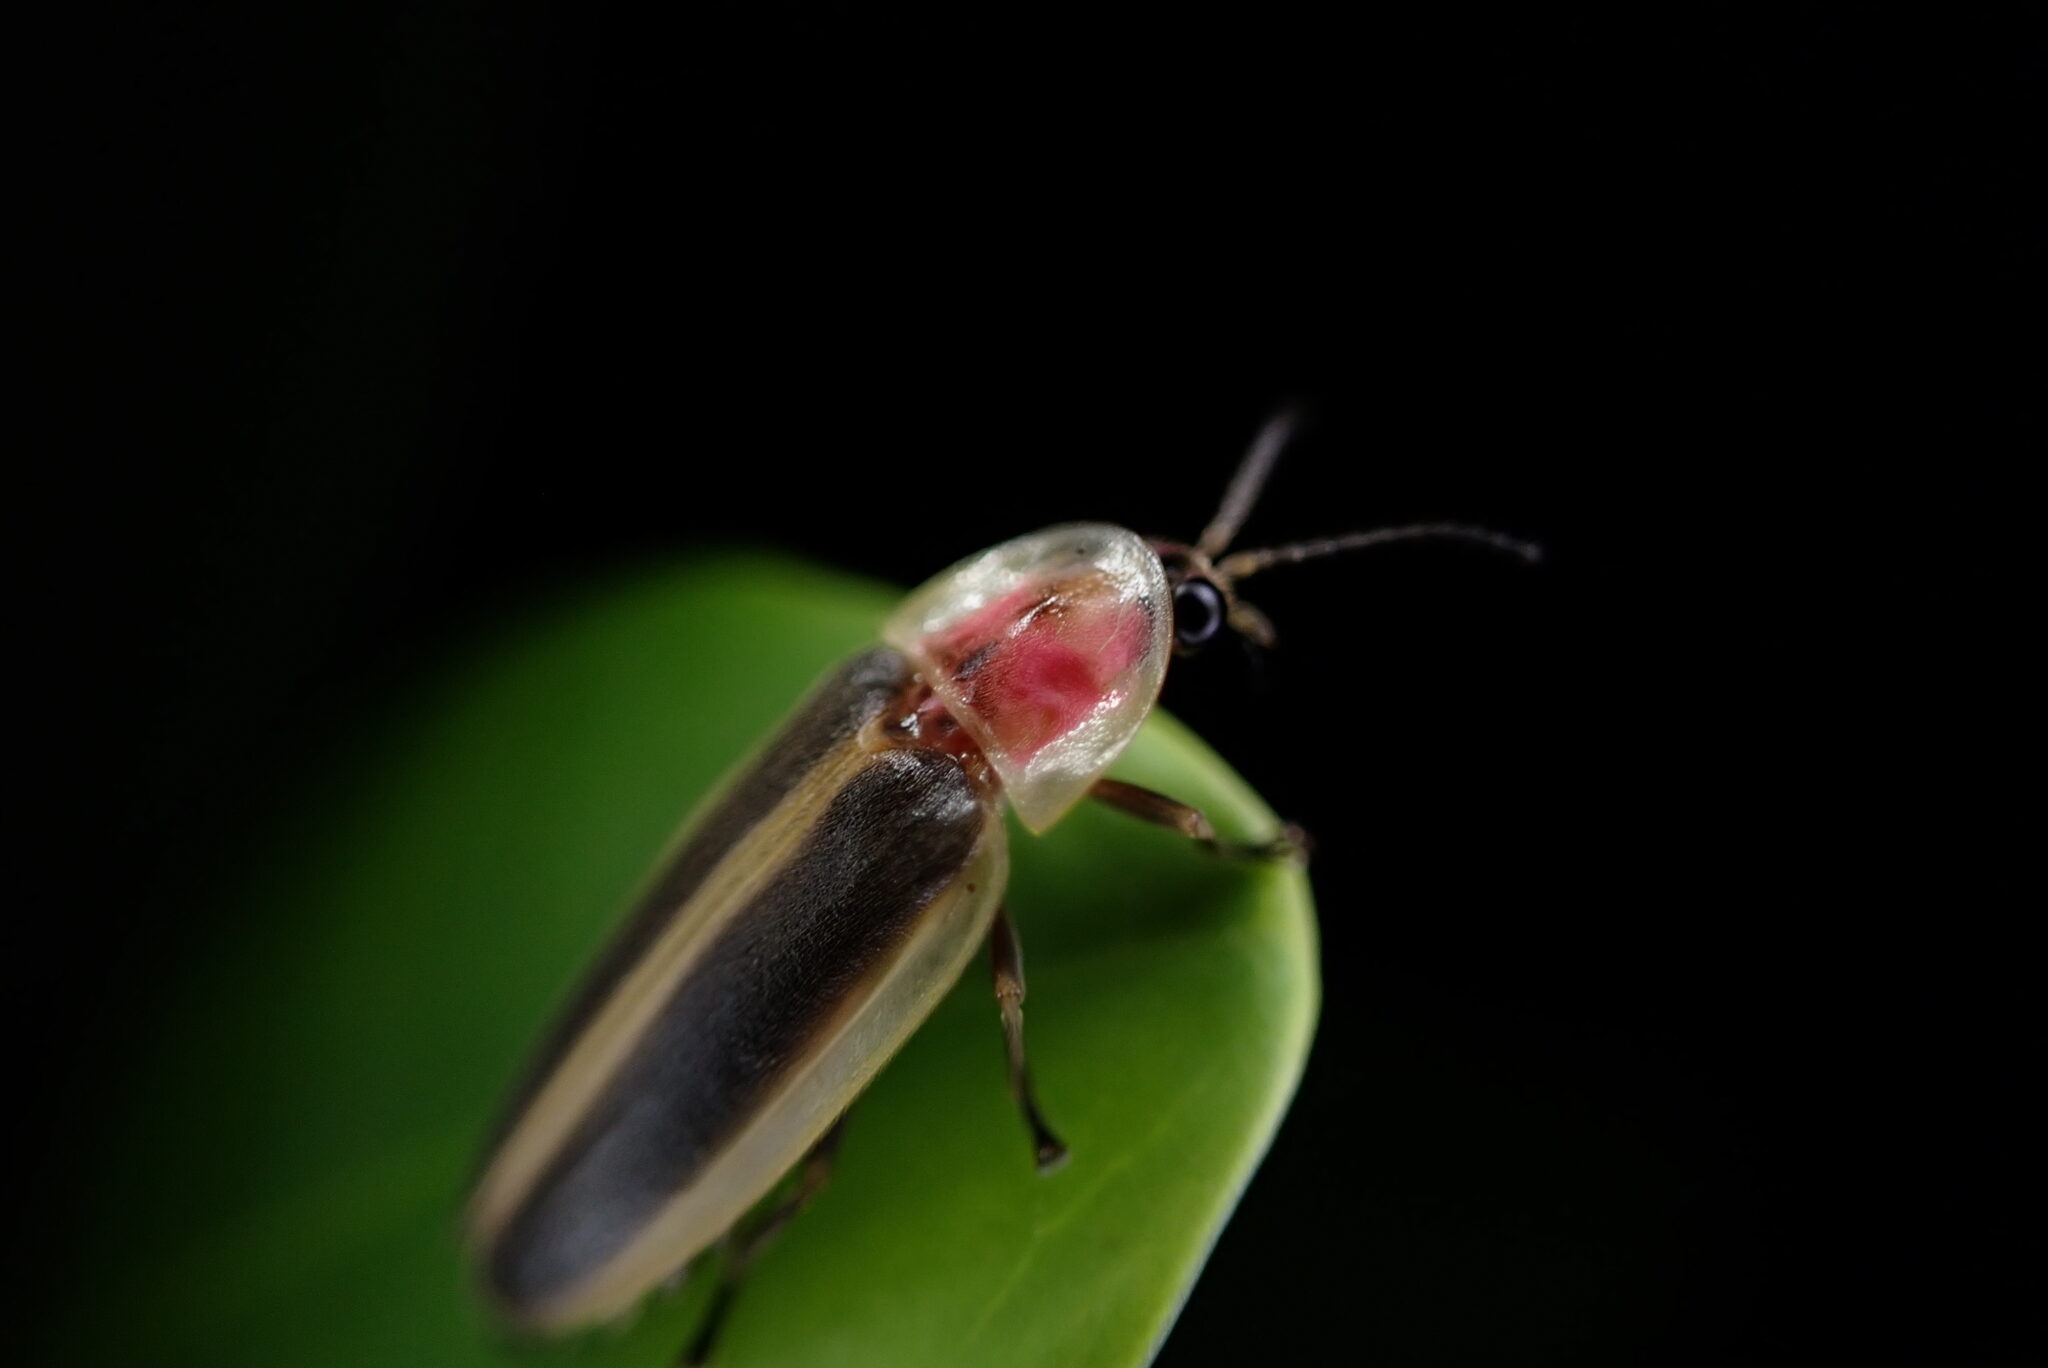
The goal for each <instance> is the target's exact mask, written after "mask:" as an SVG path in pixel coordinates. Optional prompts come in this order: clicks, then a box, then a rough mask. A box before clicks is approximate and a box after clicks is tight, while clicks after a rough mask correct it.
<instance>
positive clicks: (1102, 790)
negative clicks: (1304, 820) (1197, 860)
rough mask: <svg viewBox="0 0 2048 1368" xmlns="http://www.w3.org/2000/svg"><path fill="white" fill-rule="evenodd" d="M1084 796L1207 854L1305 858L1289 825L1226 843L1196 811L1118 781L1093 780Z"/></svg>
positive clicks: (1304, 843)
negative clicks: (1263, 836)
mask: <svg viewBox="0 0 2048 1368" xmlns="http://www.w3.org/2000/svg"><path fill="white" fill-rule="evenodd" d="M1088 796H1089V797H1090V798H1094V799H1097V800H1099V801H1101V802H1104V803H1107V804H1108V805H1109V806H1111V807H1113V808H1116V809H1117V810H1118V811H1120V812H1128V813H1130V814H1131V816H1133V817H1137V818H1141V819H1143V820H1144V821H1147V822H1150V823H1152V824H1153V825H1154V826H1163V827H1165V828H1167V829H1168V830H1170V831H1178V832H1179V833H1180V834H1181V835H1183V836H1185V837H1187V838H1188V839H1189V840H1191V841H1194V842H1196V843H1197V844H1198V845H1200V846H1201V847H1202V848H1203V849H1204V850H1207V851H1209V852H1210V853H1211V854H1215V855H1223V856H1228V857H1230V858H1233V859H1250V860H1289V861H1299V860H1303V859H1306V858H1307V857H1308V851H1309V840H1308V833H1307V832H1305V831H1303V830H1302V829H1301V828H1300V827H1298V826H1296V825H1294V823H1292V822H1289V823H1288V824H1287V825H1286V826H1284V827H1282V828H1281V829H1280V834H1279V835H1278V836H1275V837H1274V838H1273V839H1272V840H1270V841H1226V840H1223V839H1222V838H1221V837H1219V836H1218V835H1217V834H1216V828H1215V827H1213V826H1211V825H1209V819H1208V817H1206V816H1205V815H1203V812H1202V810H1201V809H1200V808H1198V807H1190V806H1189V805H1188V804H1186V803H1183V802H1179V801H1178V800H1176V799H1172V798H1169V797H1167V796H1166V795H1165V794H1163V793H1155V792H1153V791H1152V790H1151V789H1148V788H1140V787H1139V786H1138V785H1136V784H1126V783H1125V782H1124V781H1123V780H1121V779H1097V780H1096V781H1095V786H1094V787H1093V788H1091V789H1089V790H1088Z"/></svg>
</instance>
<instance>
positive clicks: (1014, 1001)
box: [988, 907, 1067, 1173]
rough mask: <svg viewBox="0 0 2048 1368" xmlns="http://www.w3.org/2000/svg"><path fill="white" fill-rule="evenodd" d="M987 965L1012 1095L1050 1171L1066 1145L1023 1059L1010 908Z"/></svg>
mask: <svg viewBox="0 0 2048 1368" xmlns="http://www.w3.org/2000/svg"><path fill="white" fill-rule="evenodd" d="M988 964H989V969H990V970H991V971H992V973H993V974H994V976H995V985H996V1005H997V1006H998V1007H1000V1008H1001V1009H1002V1012H1003V1046H1004V1048H1005V1049H1006V1050H1007V1051H1008V1053H1009V1057H1010V1094H1011V1096H1013V1097H1015V1098H1016V1099H1017V1106H1018V1108H1019V1109H1020V1110H1021V1111H1022V1112H1023V1113H1024V1124H1025V1125H1026V1126H1029V1127H1030V1128H1031V1143H1032V1146H1033V1148H1034V1149H1035V1150H1036V1152H1037V1156H1038V1171H1039V1172H1040V1173H1051V1172H1052V1171H1053V1170H1054V1169H1056V1168H1058V1167H1059V1166H1060V1165H1061V1164H1064V1163H1066V1162H1067V1147H1066V1146H1065V1145H1064V1144H1062V1143H1060V1138H1059V1137H1058V1136H1057V1135H1054V1134H1053V1133H1052V1127H1050V1126H1048V1125H1046V1124H1045V1117H1043V1116H1042V1115H1040V1114H1039V1111H1038V1095H1037V1093H1036V1092H1035V1091H1034V1090H1033V1089H1032V1086H1031V1066H1030V1064H1028V1063H1027V1062H1025V1059H1024V943H1023V942H1022V941H1020V940H1018V939H1017V926H1016V923H1015V922H1012V921H1011V920H1010V913H1009V910H1008V909H1007V908H1002V907H998V908H997V909H996V919H995V924H994V925H993V926H991V927H989V932H988Z"/></svg>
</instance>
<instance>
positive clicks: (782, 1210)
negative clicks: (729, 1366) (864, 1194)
mask: <svg viewBox="0 0 2048 1368" xmlns="http://www.w3.org/2000/svg"><path fill="white" fill-rule="evenodd" d="M845 1133H846V1117H845V1116H841V1117H840V1118H839V1119H838V1120H837V1121H834V1122H833V1123H832V1128H831V1129H830V1130H828V1131H826V1132H825V1133H824V1134H823V1135H821V1136H819V1137H818V1143H817V1144H815V1145H813V1146H812V1147H811V1152H810V1153H809V1154H807V1155H805V1156H804V1161H803V1164H802V1165H801V1166H800V1167H799V1168H798V1169H797V1175H796V1182H795V1183H794V1184H793V1185H792V1186H791V1187H790V1189H789V1190H788V1191H787V1192H786V1193H784V1194H783V1195H782V1197H781V1198H780V1199H779V1200H778V1201H777V1202H776V1203H775V1204H774V1205H773V1206H770V1207H765V1208H762V1209H761V1210H758V1211H754V1212H750V1213H749V1214H748V1215H746V1216H743V1217H741V1218H740V1221H739V1223H738V1224H737V1225H735V1226H734V1227H733V1228H732V1230H731V1231H729V1232H728V1233H727V1234H726V1237H725V1238H724V1239H723V1240H722V1241H720V1242H719V1243H720V1246H721V1247H722V1248H723V1249H724V1251H725V1262H724V1264H723V1266H721V1267H720V1268H719V1270H718V1288H717V1290H716V1291H714V1292H713V1293H712V1294H711V1305H710V1306H709V1307H708V1308H707V1309H706V1310H705V1312H704V1324H703V1325H702V1326H701V1327H699V1329H698V1331H697V1337H696V1338H695V1339H693V1340H691V1341H690V1347H689V1348H688V1349H686V1350H684V1351H683V1356H682V1357H681V1358H680V1359H678V1360H677V1361H676V1362H677V1364H678V1368H700V1365H702V1364H704V1363H706V1362H708V1361H709V1360H710V1358H711V1349H712V1346H713V1345H714V1344H715V1343H716V1342H717V1340H718V1332H719V1331H720V1330H723V1329H724V1328H725V1318H726V1316H727V1315H729V1314H730V1313H731V1311H732V1300H733V1296H734V1294H735V1293H737V1292H738V1291H739V1286H740V1279H741V1278H743V1277H745V1276H746V1272H747V1270H748V1269H749V1268H751V1267H753V1264H754V1260H756V1259H758V1258H760V1257H761V1252H762V1251H763V1250H765V1249H766V1248H767V1247H768V1246H769V1244H770V1243H771V1242H772V1241H773V1240H774V1239H775V1237H776V1236H777V1235H779V1234H781V1233H782V1228H783V1227H784V1226H786V1225H788V1224H789V1223H790V1222H791V1221H792V1220H794V1219H796V1216H797V1213H798V1212H800V1211H802V1210H803V1209H804V1208H805V1207H807V1206H809V1205H810V1204H811V1201H812V1199H814V1198H815V1197H817V1195H818V1194H819V1193H820V1192H821V1191H823V1190H824V1187H825V1180H826V1179H827V1178H829V1177H831V1176H832V1161H833V1159H834V1158H836V1157H837V1156H838V1154H839V1140H840V1137H841V1136H843V1135H844V1134H845Z"/></svg>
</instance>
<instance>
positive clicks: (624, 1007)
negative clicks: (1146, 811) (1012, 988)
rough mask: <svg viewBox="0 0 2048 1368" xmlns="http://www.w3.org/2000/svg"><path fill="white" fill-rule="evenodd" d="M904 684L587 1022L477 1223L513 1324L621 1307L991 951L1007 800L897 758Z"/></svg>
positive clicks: (517, 1140)
mask: <svg viewBox="0 0 2048 1368" xmlns="http://www.w3.org/2000/svg"><path fill="white" fill-rule="evenodd" d="M915 688H916V681H915V680H914V678H913V676H912V673H911V669H910V666H909V664H908V662H907V661H906V660H905V659H904V658H903V656H901V655H900V654H898V653H897V652H895V651H893V650H887V649H880V650H875V651H870V652H868V653H866V654H864V655H861V656H857V657H855V658H854V659H853V660H851V661H849V662H847V664H846V665H844V666H843V667H841V668H840V670H838V671H837V672H836V673H835V674H834V675H833V676H832V677H831V678H830V679H828V680H827V681H825V682H824V683H823V684H821V685H820V686H819V687H818V688H817V689H816V690H815V691H814V692H813V693H812V695H811V696H810V698H809V699H808V700H807V701H806V702H805V703H804V705H803V706H802V707H801V708H799V710H798V712H797V714H796V715H795V716H794V717H793V718H792V719H791V721H790V722H789V723H788V725H786V726H785V728H784V729H783V731H782V732H781V733H780V734H779V735H778V736H777V737H776V738H775V739H774V740H773V741H772V742H770V743H769V745H768V746H767V747H766V748H765V749H764V750H763V751H762V752H761V753H760V754H759V756H757V757H756V758H755V760H754V761H753V762H752V763H751V764H750V765H749V766H748V767H747V768H746V769H745V770H744V771H743V772H742V773H741V774H740V775H739V776H737V777H736V778H735V779H734V780H733V781H732V782H731V783H730V784H729V785H728V787H727V789H726V791H725V793H724V795H723V797H721V798H720V799H718V800H717V801H716V802H715V803H714V805H713V806H712V807H711V808H710V809H709V810H708V811H706V812H705V813H704V814H702V815H701V817H700V818H699V819H698V820H696V821H695V822H694V823H693V824H692V826H691V827H689V828H688V829H687V830H686V835H685V837H684V839H683V840H682V843H681V844H680V846H679V847H678V848H677V849H676V850H675V851H674V853H673V854H672V856H671V857H670V859H669V860H668V862H667V864H666V866H665V867H664V869H663V870H662V871H661V872H660V873H659V874H658V875H657V877H656V878H655V879H654V881H653V882H652V884H651V885H650V888H649V891H648V893H647V894H646V895H645V897H644V899H643V901H642V903H641V905H640V907H639V909H638V910H637V911H636V913H635V914H634V916H633V918H632V919H631V920H630V921H629V922H628V923H627V924H626V926H625V928H624V929H623V930H622V932H621V933H620V934H619V936H618V937H617V938H616V940H615V941H614V943H613V945H612V947H611V948H610V949H609V950H608V951H607V953H606V954H605V956H604V957H603V958H602V959H601V960H600V961H599V963H598V965H597V966H596V968H595V969H594V970H593V972H592V974H591V976H590V977H589V979H588V980H586V982H585V984H584V986H583V987H582V989H581V990H580V991H579V992H578V993H577V995H576V996H575V997H574V998H573V999H572V1001H571V1003H570V1006H569V1008H568V1010H567V1011H566V1012H565V1014H564V1016H563V1018H562V1021H561V1023H560V1024H559V1025H558V1027H557V1028H556V1031H555V1033H554V1034H553V1036H552V1037H551V1038H550V1040H549V1042H548V1044H547V1046H546V1048H545V1049H544V1051H543V1052H542V1055H541V1057H540V1061H539V1063H538V1065H537V1066H536V1070H535V1072H534V1074H533V1076H532V1078H531V1079H530V1081H529V1082H528V1084H527V1086H526V1087H525V1088H524V1089H523V1090H522V1092H521V1094H520V1095H519V1097H518V1098H517V1100H516V1101H515V1103H514V1105H513V1108H512V1111H511V1114H510V1119H509V1122H508V1124H507V1126H506V1128H505V1130H504V1131H503V1135H502V1139H501V1141H500V1143H499V1145H498V1146H497V1148H496V1150H495V1152H494V1154H493V1157H492V1159H491V1162H490V1164H489V1165H488V1167H487V1168H486V1170H485V1173H484V1177H483V1179H482V1181H481V1182H480V1183H479V1185H478V1188H477V1193H476V1197H475V1200H474V1203H473V1206H472V1212H471V1219H472V1235H473V1238H474V1239H475V1241H476V1242H477V1244H478V1246H479V1258H480V1262H481V1266H482V1271H483V1276H484V1281H485V1283H486V1285H487V1286H488V1288H489V1289H490V1291H491V1292H492V1294H493V1296H494V1297H495V1299H496V1300H497V1301H498V1302H499V1303H500V1304H501V1305H502V1306H503V1307H504V1308H505V1309H506V1311H507V1313H508V1315H509V1316H510V1317H511V1318H512V1319H513V1320H515V1321H517V1322H520V1323H524V1324H528V1325H532V1326H537V1327H545V1328H567V1327H569V1326H573V1325H579V1324H584V1323H588V1322H592V1321H596V1320H601V1319H605V1318H608V1317H610V1316H612V1315H615V1314H617V1313H619V1312H621V1311H624V1310H626V1309H628V1308H629V1307H630V1306H631V1305H632V1304H633V1303H634V1302H635V1301H636V1300H637V1299H638V1298H639V1297H640V1296H641V1295H643V1294H644V1293H646V1292H647V1291H648V1290H650V1289H652V1288H653V1287H655V1286H657V1285H659V1284H660V1283H661V1282H663V1281H664V1280H666V1279H668V1278H669V1277H671V1276H672V1275H673V1274H674V1273H675V1272H676V1271H677V1270H678V1269H679V1268H681V1267H682V1266H683V1265H684V1264H685V1263H686V1262H687V1260H689V1259H690V1258H691V1257H693V1256H694V1255H695V1254H696V1253H697V1252H698V1251H699V1250H701V1249H702V1248H703V1247H704V1246H706V1245H707V1244H709V1243H710V1242H711V1241H712V1240H714V1239H715V1238H717V1236H718V1235H719V1234H721V1233H722V1232H723V1231H724V1230H725V1229H726V1228H727V1227H728V1226H730V1225H731V1223H732V1222H733V1221H734V1220H735V1219H737V1218H738V1217H739V1216H740V1215H741V1214H742V1213H743V1212H745V1211H746V1210H747V1208H749V1207H750V1206H752V1205H753V1204H754V1203H755V1202H756V1201H757V1200H759V1199H760V1197H761V1196H762V1195H764V1194H765V1193H766V1191H767V1190H768V1189H769V1188H770V1187H771V1186H772V1185H773V1184H774V1183H775V1181H776V1180H777V1179H778V1178H779V1177H780V1176H781V1175H782V1174H783V1173H784V1172H785V1171H787V1170H788V1169H789V1168H790V1167H791V1166H792V1165H794V1164H795V1163H796V1162H797V1160H798V1159H800V1158H801V1157H802V1156H803V1154H804V1153H805V1152H806V1151H807V1150H808V1149H809V1148H810V1147H811V1145H812V1144H814V1143H815V1142H816V1140H817V1139H818V1137H819V1136H820V1135H821V1134H822V1133H823V1132H824V1131H825V1130H826V1129H827V1128H828V1127H829V1126H830V1125H831V1123H832V1122H833V1120H835V1119H836V1118H837V1117H838V1115H839V1113H840V1112H841V1111H842V1110H844V1108H845V1107H846V1105H847V1104H848V1103H850V1102H851V1101H852V1099H853V1097H854V1096H855V1095H856V1094H858V1093H859V1092H860V1090H861V1089H862V1088H863V1087H864V1086H865V1085H866V1084H867V1082H868V1081H869V1079H870V1078H871V1077H872V1076H873V1074H874V1073H875V1071H876V1070H878V1069H879V1068H880V1067H881V1065H882V1063H883V1062H884V1061H885V1060H886V1059H887V1058H888V1057H889V1056H890V1055H891V1054H893V1053H894V1051H895V1050H896V1048H897V1047H898V1046H899V1045H900V1044H901V1043H902V1041H903V1040H904V1039H905V1038H906V1037H907V1036H908V1035H909V1034H910V1032H911V1031H912V1030H913V1029H914V1028H915V1027H916V1026H917V1025H918V1024H919V1023H920V1022H921V1021H922V1020H923V1019H924V1017H925V1016H926V1014H927V1013H928V1012H929V1011H930V1010H931V1008H932V1007H933V1006H935V1005H936V1004H937V1002H938V1000H939V998H940V997H941V996H943V994H944V992H945V990H946V988H947V987H948V986H950V985H951V984H952V982H953V981H954V980H955V979H956V978H957V977H958V976H959V973H960V971H961V969H962V968H963V967H964V966H965V964H966V961H967V959H968V958H969V957H970V956H971V955H972V954H973V953H974V951H975V949H976V947H977V946H978V945H979V943H980V941H981V939H982V937H983V935H984V934H985V932H986V930H987V927H988V923H989V921H990V919H991V917H992V916H993V913H994V909H995V906H996V902H997V900H998V898H999V896H1000V893H1001V887H1002V883H1003V880H1004V876H1005V873H1006V853H1005V850H1004V842H1003V828H1002V823H1001V820H1000V814H999V812H998V810H997V807H996V799H995V796H994V795H993V793H992V792H990V790H989V788H988V786H987V785H985V784H983V783H981V782H978V781H977V779H976V778H975V777H974V776H973V775H971V774H970V772H969V770H968V769H967V768H964V767H963V766H962V764H961V763H960V762H959V761H958V760H956V759H954V758H952V757H951V756H948V755H946V754H943V753H940V752H938V751H936V750H931V749H923V748H919V747H916V746H914V745H913V746H905V745H902V744H900V743H899V742H897V741H894V740H892V739H891V738H890V736H889V734H888V727H887V723H888V722H889V721H890V720H892V718H893V716H894V715H895V714H896V713H898V712H900V710H901V709H902V707H903V704H904V700H905V699H906V698H910V697H913V696H914V691H915Z"/></svg>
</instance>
